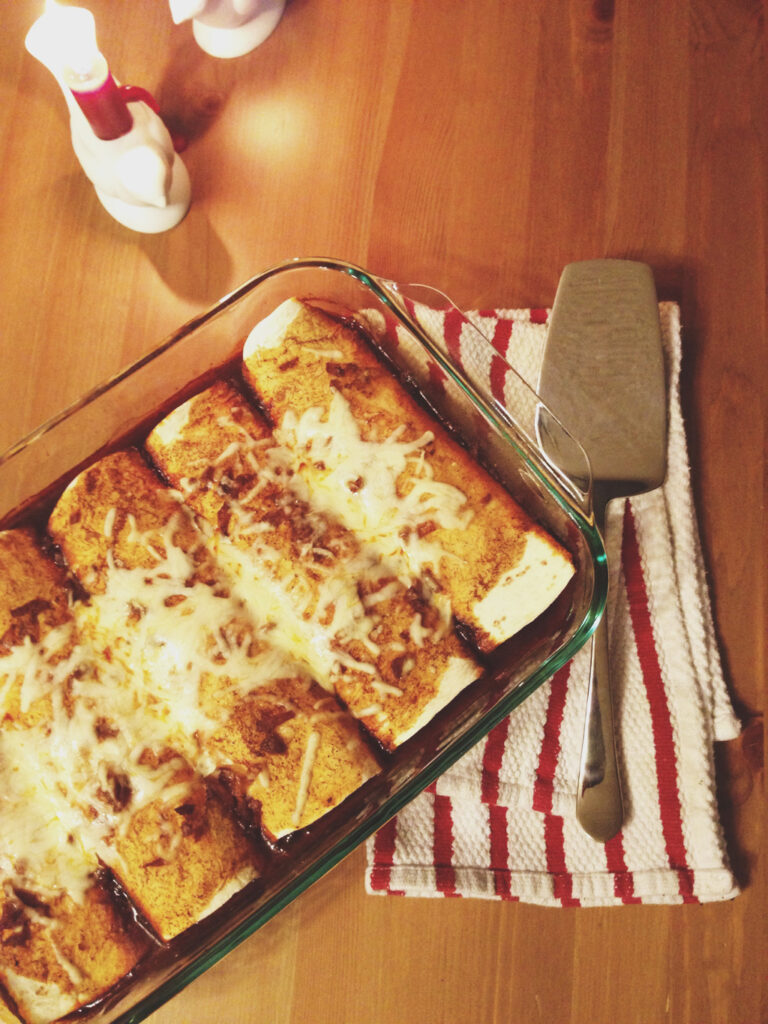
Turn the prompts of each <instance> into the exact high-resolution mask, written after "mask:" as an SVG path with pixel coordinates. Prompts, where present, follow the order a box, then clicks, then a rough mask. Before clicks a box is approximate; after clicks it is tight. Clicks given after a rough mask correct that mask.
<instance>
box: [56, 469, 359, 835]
mask: <svg viewBox="0 0 768 1024" xmlns="http://www.w3.org/2000/svg"><path fill="white" fill-rule="evenodd" d="M51 529H52V533H53V535H54V537H55V538H56V539H57V541H58V542H59V544H60V545H61V547H62V550H63V552H64V554H65V556H66V558H67V561H68V563H69V565H70V566H71V567H72V569H73V571H74V572H75V574H76V575H77V577H78V579H79V580H80V581H81V583H82V584H83V585H84V586H85V587H86V588H87V589H88V591H89V592H90V594H91V601H90V604H91V614H90V616H87V618H88V621H89V632H90V633H91V635H92V636H93V637H94V638H95V639H94V642H95V643H96V645H97V646H98V648H99V649H100V650H102V651H103V652H104V654H105V656H106V657H109V658H111V659H112V661H113V662H119V663H121V664H123V665H125V667H126V671H127V672H128V673H129V675H130V677H131V680H132V682H133V684H134V686H136V688H137V689H138V690H139V691H140V692H141V693H142V694H144V698H143V700H144V702H145V703H150V704H151V705H152V706H153V707H154V708H155V711H156V714H157V715H158V716H159V717H160V718H161V719H162V720H163V722H165V723H166V728H167V733H168V737H169V742H171V743H172V745H173V747H174V749H176V750H178V751H180V752H181V753H183V755H184V757H185V758H186V759H187V760H188V761H189V763H190V764H192V765H194V767H195V768H196V769H197V771H199V772H200V773H201V774H202V775H205V776H211V775H213V774H218V775H220V776H221V777H222V778H223V779H224V781H225V782H226V783H227V786H228V787H229V789H230V790H231V791H232V792H233V794H234V795H235V796H236V797H237V799H238V802H239V805H240V808H241V812H242V813H243V814H244V815H246V814H247V815H249V816H250V818H251V819H252V820H253V821H254V823H255V824H258V825H260V827H261V829H262V831H263V833H264V835H265V837H266V838H267V839H268V840H272V841H273V840H276V839H279V838H281V837H282V836H284V835H286V834H287V833H289V832H291V831H294V830H295V829H297V828H304V827H306V826H307V825H309V824H311V822H312V821H314V820H316V819H317V818H318V817H320V816H321V815H322V814H324V813H325V812H326V811H328V810H329V809H330V808H331V807H334V806H336V805H337V804H339V803H341V802H342V801H343V800H344V799H345V798H346V797H347V796H348V795H349V793H350V792H352V791H353V790H355V789H357V788H358V787H359V786H360V785H361V784H362V783H363V782H365V781H366V780H367V779H368V778H370V777H371V776H372V775H373V774H375V772H376V771H377V770H378V765H377V763H376V761H375V759H374V757H373V755H372V753H371V752H370V751H369V749H368V747H367V746H366V744H365V743H364V742H363V740H362V738H361V735H360V730H359V726H358V724H357V723H356V722H355V721H354V719H352V717H351V716H350V715H348V714H347V713H346V712H345V711H344V710H343V709H342V708H341V706H340V705H339V704H338V702H337V701H336V700H335V699H334V698H333V696H332V695H329V694H328V693H327V692H326V691H325V690H323V689H322V688H321V687H320V686H318V684H317V683H316V682H314V681H313V679H312V678H311V676H310V675H309V673H308V672H307V671H306V670H304V669H303V668H302V667H301V666H299V665H298V664H297V663H296V662H295V661H293V660H292V659H290V658H289V657H287V656H286V655H285V654H283V653H282V652H280V651H279V650H276V649H275V648H274V646H273V645H272V644H271V643H270V641H269V636H268V634H267V631H266V630H265V629H263V628H259V627H258V624H257V620H256V618H255V617H254V615H253V614H252V613H251V611H250V610H249V609H248V608H246V607H245V605H244V604H243V602H242V601H240V600H238V599H237V598H236V596H235V595H234V594H233V593H232V586H231V581H230V580H229V579H228V578H227V577H226V576H225V574H224V573H223V571H222V569H221V567H220V566H219V565H218V564H217V562H216V561H215V559H214V558H213V555H212V551H211V548H210V545H209V543H208V540H207V538H206V537H205V535H204V533H203V531H202V530H201V529H200V528H199V526H198V521H197V520H196V518H195V517H194V516H193V514H192V513H191V512H190V510H189V509H188V508H187V507H186V506H184V505H183V504H182V503H181V502H180V500H179V497H178V495H176V494H174V493H173V492H172V491H171V490H170V489H169V488H168V487H167V486H165V485H164V484H163V483H162V481H161V480H160V478H159V477H158V476H157V474H156V473H155V472H154V471H153V470H152V469H150V467H149V466H148V465H147V464H146V463H145V462H144V460H143V459H142V457H141V456H140V455H139V453H138V452H137V451H123V452H117V453H115V454H113V455H110V456H107V457H106V458H104V459H102V460H100V461H99V462H97V463H95V464H94V465H93V466H91V467H90V468H89V469H88V470H86V471H85V472H84V473H83V474H81V476H80V477H79V478H78V479H77V480H76V481H75V482H74V484H73V485H72V486H71V487H70V488H69V489H68V490H67V492H66V493H65V495H64V496H63V497H62V500H61V501H60V502H59V505H58V506H57V509H56V511H55V513H54V516H53V517H52V518H51Z"/></svg>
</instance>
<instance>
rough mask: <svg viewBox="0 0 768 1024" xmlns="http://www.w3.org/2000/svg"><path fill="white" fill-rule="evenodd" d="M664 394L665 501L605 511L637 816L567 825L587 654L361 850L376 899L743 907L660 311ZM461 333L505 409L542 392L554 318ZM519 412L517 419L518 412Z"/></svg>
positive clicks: (721, 690) (723, 706) (627, 779)
mask: <svg viewBox="0 0 768 1024" xmlns="http://www.w3.org/2000/svg"><path fill="white" fill-rule="evenodd" d="M659 311H660V316H661V324H662V332H663V338H664V343H665V355H666V365H667V373H668V386H669V452H668V470H667V478H666V481H665V483H664V486H663V487H661V488H659V489H658V490H656V491H653V492H651V493H649V494H647V495H643V496H641V497H638V498H633V499H631V500H628V501H626V502H618V501H617V502H613V503H612V504H611V507H610V509H609V519H608V525H607V529H606V534H607V536H606V546H607V549H608V560H609V567H610V583H609V608H610V609H611V614H610V615H609V643H610V650H611V658H612V666H613V672H614V676H615V694H616V697H615V700H616V705H617V723H618V724H617V729H618V741H619V749H620V753H619V759H620V763H621V769H622V778H623V788H624V795H625V803H626V820H625V824H624V827H623V828H622V830H621V832H620V833H619V834H618V835H617V836H616V837H614V838H613V839H611V840H610V841H609V842H608V843H606V844H601V843H597V842H595V841H593V840H592V839H590V837H589V836H587V835H586V834H585V833H584V832H583V831H582V830H581V828H580V827H579V825H578V823H577V822H576V819H575V816H574V803H575V791H576V778H577V768H578V761H579V753H580V748H581V739H582V728H583V721H584V708H585V701H586V685H587V673H588V665H589V645H587V646H586V647H585V648H583V649H582V650H581V651H579V652H578V654H577V655H576V657H575V658H574V659H573V660H572V661H571V662H570V663H569V664H567V665H566V666H564V667H563V668H562V669H561V670H560V671H559V672H558V673H557V674H556V675H555V676H554V677H553V678H552V679H551V680H550V681H549V682H548V683H546V684H545V685H543V686H542V687H540V688H539V690H537V691H536V692H535V693H534V694H533V695H532V696H531V697H530V698H528V700H526V701H525V702H524V703H523V704H522V705H521V706H520V707H519V708H517V709H516V710H515V711H514V712H513V714H512V715H511V716H510V717H509V718H508V719H507V720H506V721H504V722H502V723H501V724H500V725H499V726H497V727H496V728H495V729H494V730H493V732H491V733H490V734H489V736H488V737H487V738H486V739H485V740H484V741H483V742H482V743H480V744H479V745H478V746H477V747H475V748H474V749H473V750H471V751H470V752H469V753H468V754H466V755H465V756H464V757H463V758H462V759H461V760H460V761H458V762H457V763H456V764H455V765H454V766H452V767H451V768H450V769H448V770H447V771H446V772H445V774H444V775H443V776H441V777H440V778H439V779H438V780H437V782H436V783H434V784H433V785H432V786H430V787H429V789H428V790H427V791H425V792H424V793H422V794H421V795H420V796H418V797H417V798H416V799H415V800H413V801H412V802H411V803H410V804H409V805H408V806H407V807H406V808H405V809H404V810H402V811H401V812H400V813H399V814H398V815H397V816H396V817H395V818H394V819H393V820H392V821H390V822H389V823H388V824H387V825H385V826H384V827H383V828H382V829H381V830H380V831H379V832H378V833H377V834H376V835H375V836H373V837H372V838H371V839H369V840H368V843H367V859H368V861H367V870H366V888H367V890H368V892H370V893H377V894H386V893H389V894H393V895H394V894H401V895H403V894H404V895H410V896H470V897H471V896H474V897H482V898H489V899H508V900H521V901H524V902H528V903H536V904H541V905H547V906H602V905H613V904H624V903H683V902H698V901H702V902H703V901H710V900H724V899H729V898H732V897H734V896H735V895H736V894H737V893H738V887H737V884H736V882H735V880H734V878H733V875H732V873H731V870H730V868H729V865H728V858H727V853H726V849H725V843H724V839H723V835H722V830H721V826H720V821H719V817H718V809H717V802H716V796H715V776H714V761H713V744H714V743H715V741H718V740H727V739H732V738H734V737H736V736H737V735H738V733H739V729H740V726H739V722H738V720H737V719H736V716H735V715H734V712H733V708H732V706H731V702H730V699H729V697H728V693H727V690H726V686H725V682H724V680H723V675H722V671H721V665H720V658H719V654H718V650H717V646H716V642H715V634H714V628H713V623H712V615H711V609H710V602H709V595H708V590H707V584H706V579H705V573H704V568H703V562H702V557H701V549H700V544H699V537H698V531H697V526H696V519H695V512H694V507H693V501H692V494H691V486H690V470H689V464H688V456H687V448H686V441H685V434H684V428H683V420H682V414H681V409H680V400H679V376H680V360H681V338H680V318H679V310H678V307H677V306H676V305H675V304H673V303H661V304H660V306H659ZM467 316H468V318H469V319H470V320H471V321H472V322H473V323H475V324H476V325H477V327H478V328H479V329H480V330H481V331H482V333H483V334H484V335H485V337H486V338H488V339H490V340H491V342H492V345H493V348H494V350H495V352H496V353H498V354H499V355H500V356H502V357H503V360H504V361H502V359H498V358H496V356H495V355H493V354H491V353H485V355H482V356H481V357H480V358H482V359H484V360H485V361H486V364H487V379H488V383H489V385H490V388H491V390H492V391H493V393H494V395H495V397H497V398H499V399H502V400H503V399H504V398H505V396H506V397H507V399H508V400H509V398H510V395H511V391H510V390H509V389H510V388H514V381H513V380H511V379H510V375H509V373H508V370H507V367H506V364H509V365H511V366H513V367H514V368H515V370H516V371H517V372H518V373H519V374H520V375H521V376H522V377H523V378H524V379H526V380H527V381H528V382H529V383H530V384H531V385H532V386H533V387H534V388H535V387H536V383H537V380H538V371H539V366H540V363H541V357H542V354H543V350H544V343H545V339H546V331H547V311H546V310H496V311H493V312H490V313H470V314H467ZM464 323H465V321H464V319H463V318H462V317H461V315H459V314H457V313H454V312H451V311H448V312H446V313H440V314H437V315H436V318H435V317H433V319H432V323H431V328H432V331H433V332H434V330H435V329H438V330H439V331H440V332H441V334H442V337H443V338H444V342H445V346H446V348H447V349H448V350H449V351H450V352H451V353H452V354H453V356H454V357H455V358H458V359H461V360H462V361H466V360H467V359H471V360H472V361H473V363H474V364H475V365H476V363H477V359H478V354H477V352H476V351H472V349H473V347H475V348H476V345H477V343H476V340H475V338H476V336H475V337H473V335H474V332H473V331H472V330H471V329H468V328H467V327H465V326H464ZM510 408H512V405H511V403H510Z"/></svg>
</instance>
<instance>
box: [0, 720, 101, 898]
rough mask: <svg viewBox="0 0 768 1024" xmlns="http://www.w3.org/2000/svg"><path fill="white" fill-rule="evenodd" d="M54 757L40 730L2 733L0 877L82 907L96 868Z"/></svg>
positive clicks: (45, 737)
mask: <svg viewBox="0 0 768 1024" xmlns="http://www.w3.org/2000/svg"><path fill="white" fill-rule="evenodd" d="M54 756H55V755H52V752H51V750H50V746H49V743H48V737H47V736H46V732H45V730H44V729H42V728H36V729H19V730H14V729H8V728H6V729H4V730H3V731H2V732H0V773H1V774H2V779H3V785H2V788H1V789H0V835H2V837H3V844H2V847H0V876H2V877H3V878H4V879H6V880H7V881H9V882H10V883H11V884H12V885H13V886H16V887H20V888H23V889H24V888H29V889H31V890H33V891H35V892H37V893H39V894H40V895H42V896H44V897H48V898H55V897H57V896H59V895H61V893H64V892H66V893H68V894H69V895H70V897H71V898H72V899H73V900H75V901H76V902H78V903H82V901H83V899H84V896H85V893H86V892H87V890H88V889H89V888H90V887H91V885H92V884H93V875H94V872H95V871H96V870H97V869H98V866H99V865H98V860H97V858H96V856H95V855H94V853H93V852H92V851H89V850H87V849H85V848H84V846H83V843H82V838H81V837H82V830H83V827H84V825H85V819H84V816H83V814H82V812H81V811H80V810H78V808H77V807H76V806H74V805H73V804H72V803H71V802H70V801H69V800H68V799H67V796H66V793H65V792H63V791H62V789H61V788H60V786H59V784H58V782H57V776H58V772H57V771H56V765H55V761H54V759H53V758H54Z"/></svg>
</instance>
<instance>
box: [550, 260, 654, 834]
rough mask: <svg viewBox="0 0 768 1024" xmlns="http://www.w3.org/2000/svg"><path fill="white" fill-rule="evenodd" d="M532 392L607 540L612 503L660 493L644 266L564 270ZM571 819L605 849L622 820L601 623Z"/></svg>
mask: <svg viewBox="0 0 768 1024" xmlns="http://www.w3.org/2000/svg"><path fill="white" fill-rule="evenodd" d="M538 392H539V396H540V397H541V399H542V401H543V402H544V403H545V404H546V405H547V406H548V407H549V409H550V410H551V411H552V412H553V413H554V414H555V416H557V417H558V419H559V420H560V421H561V422H562V423H563V425H564V426H565V427H566V428H567V429H568V430H569V431H570V432H571V433H572V434H573V436H574V437H575V438H576V440H577V441H579V442H580V443H581V445H582V446H583V448H584V449H585V451H586V453H587V455H588V456H589V460H590V464H591V468H592V477H593V489H594V490H593V501H594V509H595V522H596V524H597V527H598V529H599V530H601V531H603V530H604V525H605V508H606V505H607V503H608V502H609V501H611V500H612V499H613V498H619V497H626V496H629V495H634V494H640V493H642V492H644V491H648V490H652V489H654V488H656V487H658V486H660V485H661V484H662V483H663V480H664V475H665V472H666V451H667V398H666V385H665V374H664V353H663V348H662V341H661V331H660V326H659V307H658V300H657V297H656V289H655V286H654V281H653V273H652V271H651V269H650V267H649V266H647V265H646V264H644V263H638V262H634V261H631V260H616V259H608V260H587V261H585V262H581V263H571V264H569V265H568V266H567V267H566V268H565V270H564V271H563V274H562V277H561V279H560V283H559V285H558V289H557V294H556V296H555V302H554V305H553V307H552V315H551V318H550V326H549V331H548V334H547V342H546V347H545V350H544V359H543V363H542V367H541V372H540V377H539V386H538ZM558 455H560V456H561V457H562V453H558ZM562 468H563V469H565V470H566V471H568V469H569V467H568V466H567V465H565V466H562ZM608 614H610V609H608ZM576 813H577V817H578V818H579V821H580V822H581V823H582V825H583V827H584V828H585V829H586V831H587V832H589V833H590V835H592V836H594V838H596V839H599V840H601V841H603V842H605V841H606V840H607V839H610V838H611V836H613V835H615V833H616V832H617V831H618V830H619V828H620V827H621V823H622V820H623V807H622V798H621V786H620V781H619V773H618V766H617V762H616V751H615V737H614V729H613V714H612V708H611V688H610V669H609V664H608V650H607V632H606V626H605V616H604V617H603V619H602V621H601V623H600V624H599V626H598V628H597V630H596V631H595V634H594V638H593V647H592V667H591V671H590V683H589V693H588V697H587V720H586V722H585V729H584V743H583V747H582V759H581V765H580V775H579V785H578V793H577V806H576Z"/></svg>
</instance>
